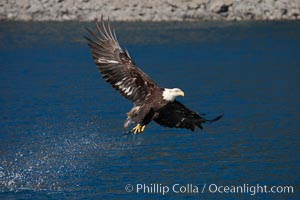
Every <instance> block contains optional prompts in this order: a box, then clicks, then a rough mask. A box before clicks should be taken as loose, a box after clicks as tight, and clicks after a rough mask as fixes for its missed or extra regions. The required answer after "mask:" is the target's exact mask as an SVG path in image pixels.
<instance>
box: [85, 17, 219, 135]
mask: <svg viewBox="0 0 300 200" xmlns="http://www.w3.org/2000/svg"><path fill="white" fill-rule="evenodd" d="M95 23H96V29H97V34H96V33H94V32H93V31H91V30H90V29H88V28H86V29H87V31H88V32H89V34H90V35H91V36H92V37H93V38H94V39H90V38H89V37H86V36H84V37H85V39H86V40H87V41H88V45H89V47H90V49H91V53H92V57H93V60H94V62H95V64H96V65H97V67H98V69H99V71H100V72H101V74H102V77H103V78H104V80H106V81H107V82H109V83H110V84H111V85H112V87H113V88H115V89H116V90H118V91H119V92H120V93H121V94H122V95H123V96H124V97H125V98H127V99H128V100H130V101H132V103H133V108H132V109H131V110H130V112H128V113H127V119H126V120H125V123H124V129H126V128H128V127H129V125H131V124H136V126H135V127H134V128H133V129H132V130H131V131H129V133H133V134H136V133H142V132H143V131H144V130H145V127H146V125H147V124H149V123H150V122H151V121H152V120H154V121H155V122H156V123H158V124H160V125H162V126H166V127H171V128H172V127H175V128H186V129H190V130H192V131H194V129H195V127H196V126H198V127H199V128H201V129H202V123H204V122H213V121H216V120H218V119H220V118H221V117H222V116H223V115H220V116H218V117H216V118H214V119H211V120H207V119H205V118H204V117H203V116H201V115H200V114H198V113H196V112H194V111H192V110H190V109H188V108H187V107H185V106H184V105H183V104H182V103H180V102H179V101H177V100H175V98H176V97H177V96H184V92H183V91H182V90H181V89H179V88H172V89H171V88H162V87H160V86H159V85H158V84H157V83H155V82H154V81H153V80H152V79H151V78H150V77H149V76H148V75H147V74H146V73H144V72H143V71H142V70H141V69H140V68H138V66H137V65H136V64H135V63H134V61H133V59H132V58H131V57H130V55H129V53H128V51H127V50H125V51H123V50H122V48H121V47H120V45H119V42H118V40H117V37H116V34H115V31H114V29H112V28H111V26H110V22H109V18H108V19H107V23H105V22H104V20H103V16H101V23H100V24H99V23H98V19H97V18H95Z"/></svg>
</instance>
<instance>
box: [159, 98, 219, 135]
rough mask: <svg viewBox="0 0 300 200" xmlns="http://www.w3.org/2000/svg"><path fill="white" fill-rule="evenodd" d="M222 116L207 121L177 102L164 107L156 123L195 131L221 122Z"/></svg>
mask: <svg viewBox="0 0 300 200" xmlns="http://www.w3.org/2000/svg"><path fill="white" fill-rule="evenodd" d="M222 116H223V115H220V116H218V117H216V118H214V119H212V120H207V119H205V118H203V117H202V116H201V115H199V114H198V113H196V112H194V111H192V110H190V109H188V108H187V107H185V106H184V105H183V104H182V103H180V102H178V101H176V100H175V101H173V102H170V103H168V104H167V105H166V106H165V107H163V108H162V109H161V110H160V112H159V114H158V116H157V117H156V118H154V121H155V122H156V123H158V124H160V125H162V126H167V127H171V128H173V127H175V128H186V129H190V130H192V131H194V130H195V127H196V126H198V127H199V128H201V129H202V128H203V127H202V125H201V124H202V123H204V122H213V121H216V120H219V119H220V118H221V117H222Z"/></svg>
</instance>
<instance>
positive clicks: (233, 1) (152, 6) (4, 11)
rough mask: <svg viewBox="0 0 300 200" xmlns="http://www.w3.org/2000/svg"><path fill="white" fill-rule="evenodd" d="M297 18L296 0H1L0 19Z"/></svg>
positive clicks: (299, 14)
mask: <svg viewBox="0 0 300 200" xmlns="http://www.w3.org/2000/svg"><path fill="white" fill-rule="evenodd" d="M101 14H103V15H104V16H110V18H111V20H114V21H185V20H232V21H238V20H299V19H300V0H152V1H151V0H75V1H73V0H1V1H0V20H2V21H7V20H13V21H48V20H51V21H64V20H79V21H89V20H93V19H94V17H95V16H97V17H99V16H100V15H101Z"/></svg>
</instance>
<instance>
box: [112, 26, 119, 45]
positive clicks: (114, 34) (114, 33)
mask: <svg viewBox="0 0 300 200" xmlns="http://www.w3.org/2000/svg"><path fill="white" fill-rule="evenodd" d="M112 29H113V30H112V32H113V36H114V39H115V41H116V43H118V44H119V41H118V39H117V36H116V32H115V29H114V28H112Z"/></svg>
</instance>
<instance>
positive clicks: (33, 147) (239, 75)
mask: <svg viewBox="0 0 300 200" xmlns="http://www.w3.org/2000/svg"><path fill="white" fill-rule="evenodd" d="M113 24H114V26H115V27H116V31H117V35H118V40H119V42H120V43H121V45H122V46H123V47H124V48H125V47H127V48H128V50H129V52H130V53H131V56H132V57H133V59H134V60H135V62H136V63H137V64H138V65H139V66H140V67H141V68H142V69H143V70H144V71H145V72H146V73H148V74H149V75H150V76H151V77H152V78H153V79H154V80H156V82H157V83H159V84H160V85H161V86H163V87H179V88H181V89H182V90H183V91H185V94H186V96H185V97H184V98H179V100H180V101H181V102H183V103H184V104H186V105H187V106H188V107H190V108H192V109H194V110H196V111H198V112H200V113H206V114H207V117H214V116H216V115H218V114H220V113H224V114H225V116H224V118H223V119H222V120H220V121H218V122H216V123H214V124H205V125H204V130H202V131H201V130H197V131H195V132H190V131H188V130H181V129H169V128H163V127H160V126H158V125H156V124H154V123H151V124H150V125H149V126H148V127H147V128H146V131H145V133H143V134H141V135H138V136H129V137H121V134H122V133H123V130H122V124H123V121H124V119H125V117H126V116H125V113H126V112H128V111H129V110H130V108H131V106H132V105H131V103H130V102H128V101H127V100H126V99H124V98H123V97H121V96H120V95H119V94H118V93H117V92H115V91H113V90H112V88H111V86H110V85H109V84H107V83H105V82H104V81H103V80H102V79H101V76H100V75H99V73H98V71H97V69H96V67H95V65H94V64H93V61H92V59H91V55H90V52H89V49H88V47H87V45H86V42H85V41H84V40H83V38H82V36H83V35H84V34H85V30H84V27H85V26H88V27H90V28H93V23H76V22H63V23H54V22H42V23H19V22H1V24H0V30H1V32H0V69H1V73H0V112H1V115H0V117H1V121H0V125H1V132H0V133H1V134H0V141H1V142H0V198H1V199H32V198H34V199H36V198H53V199H62V198H66V199H70V198H86V199H95V198H97V199H105V198H115V199H120V198H121V199H125V198H128V199H132V198H142V199H143V198H148V199H150V198H151V199H152V198H159V197H162V195H161V194H144V193H139V194H136V192H131V193H128V192H126V191H125V189H124V188H125V186H126V185H127V184H132V185H134V186H135V185H136V184H148V185H150V184H155V183H156V184H162V185H167V186H170V187H172V185H174V184H176V183H179V184H181V185H187V184H193V185H196V186H199V188H202V186H203V185H205V184H207V185H209V184H218V185H243V184H249V185H256V184H260V185H268V186H273V185H275V186H284V185H292V186H294V194H256V195H255V197H256V198H258V199H274V198H275V199H276V198H278V199H283V198H285V199H299V197H300V196H299V186H300V184H299V168H300V161H299V155H300V154H299V153H300V152H299V145H300V141H299V131H300V129H299V121H298V120H299V119H300V106H299V102H300V79H299V77H300V68H299V66H300V57H299V52H300V34H299V33H300V22H255V23H254V22H242V23H236V22H235V23H232V22H201V23H199V22H198V23H196V22H189V23H186V22H185V23H113ZM166 197H167V198H172V199H182V198H190V199H194V198H195V199H199V198H206V199H207V198H209V199H220V198H222V199H234V198H242V199H248V198H251V197H252V196H251V195H250V194H218V193H214V194H212V193H210V192H209V191H207V190H206V191H205V192H204V193H203V194H201V192H199V194H187V193H184V194H175V193H172V192H169V193H168V194H167V195H166Z"/></svg>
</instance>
